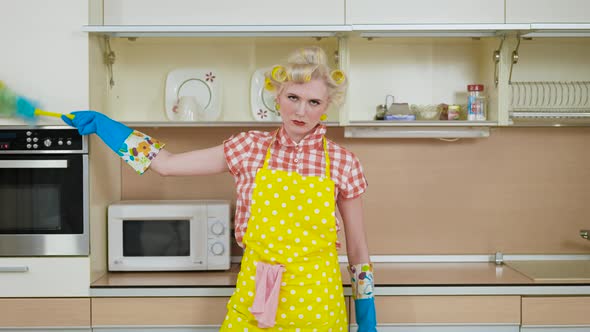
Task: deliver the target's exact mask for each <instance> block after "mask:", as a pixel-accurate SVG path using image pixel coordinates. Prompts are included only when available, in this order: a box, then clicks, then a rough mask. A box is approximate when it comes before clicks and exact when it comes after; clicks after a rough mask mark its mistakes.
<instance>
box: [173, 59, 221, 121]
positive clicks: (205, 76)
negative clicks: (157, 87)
mask: <svg viewBox="0 0 590 332" xmlns="http://www.w3.org/2000/svg"><path fill="white" fill-rule="evenodd" d="M183 96H192V97H194V99H195V100H196V103H197V104H198V106H196V107H195V109H194V111H193V113H195V114H194V115H195V116H193V118H192V119H193V120H190V116H188V114H185V115H184V116H179V114H178V109H177V112H175V111H174V106H175V105H176V106H177V107H178V106H179V102H180V99H181V98H182V97H183ZM164 99H165V107H166V116H167V117H168V119H169V120H172V121H215V120H218V119H219V117H220V115H221V82H220V78H219V72H218V71H217V70H214V69H201V68H180V69H176V70H173V71H171V72H170V73H168V76H167V78H166V90H165V98H164ZM197 112H198V114H197Z"/></svg>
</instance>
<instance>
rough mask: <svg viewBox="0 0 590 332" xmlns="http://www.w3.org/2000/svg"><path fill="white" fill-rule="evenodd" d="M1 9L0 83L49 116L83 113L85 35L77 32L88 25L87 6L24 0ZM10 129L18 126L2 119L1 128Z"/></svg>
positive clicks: (70, 0)
mask: <svg viewBox="0 0 590 332" xmlns="http://www.w3.org/2000/svg"><path fill="white" fill-rule="evenodd" d="M5 9H6V10H0V26H1V27H2V29H0V40H2V43H3V45H4V47H3V48H2V52H0V63H2V77H0V80H2V81H4V83H5V84H6V85H7V86H8V87H10V88H11V89H12V90H14V91H15V92H16V93H18V94H20V95H25V96H27V97H29V98H31V99H33V100H35V101H37V102H38V103H39V105H40V106H41V107H42V108H44V109H45V110H47V111H53V112H59V113H66V112H70V111H72V110H78V109H87V108H88V95H89V93H88V90H89V88H88V86H89V84H88V35H87V34H86V33H84V32H82V31H81V27H82V26H83V25H85V24H87V22H88V1H79V0H55V1H45V0H22V1H14V2H11V3H10V5H9V6H8V7H7V8H5ZM8 9H9V10H8ZM41 120H42V121H43V122H41V123H48V124H63V122H62V121H61V120H60V119H53V118H48V119H46V118H44V119H41ZM11 124H22V122H21V121H19V120H10V119H0V125H11Z"/></svg>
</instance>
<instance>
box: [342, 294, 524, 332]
mask: <svg viewBox="0 0 590 332" xmlns="http://www.w3.org/2000/svg"><path fill="white" fill-rule="evenodd" d="M375 305H376V307H377V322H378V329H379V331H384V332H398V331H399V332H401V331H409V332H451V331H459V332H492V331H501V332H518V330H519V325H520V297H519V296H377V297H375ZM351 306H352V307H354V303H353V304H352V305H351ZM351 311H352V313H353V315H352V316H351V332H356V331H357V326H356V318H355V317H354V308H353V309H351Z"/></svg>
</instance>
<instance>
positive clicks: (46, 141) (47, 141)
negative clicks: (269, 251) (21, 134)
mask: <svg viewBox="0 0 590 332" xmlns="http://www.w3.org/2000/svg"><path fill="white" fill-rule="evenodd" d="M52 143H53V142H52V141H51V140H50V139H49V138H46V139H45V140H44V141H43V145H45V146H46V147H50V146H51V144H52Z"/></svg>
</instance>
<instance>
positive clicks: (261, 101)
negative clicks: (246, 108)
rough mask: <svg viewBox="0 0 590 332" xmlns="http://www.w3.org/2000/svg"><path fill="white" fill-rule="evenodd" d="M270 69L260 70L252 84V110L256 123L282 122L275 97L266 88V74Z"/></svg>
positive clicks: (254, 75) (253, 77)
mask: <svg viewBox="0 0 590 332" xmlns="http://www.w3.org/2000/svg"><path fill="white" fill-rule="evenodd" d="M268 70H270V68H262V69H258V70H257V71H255V72H254V74H253V75H252V81H251V84H250V110H251V111H252V116H253V117H254V119H256V121H281V116H280V115H279V114H278V112H277V110H276V109H275V97H274V95H273V94H272V93H270V92H268V91H267V90H266V89H265V88H264V73H265V72H266V71H268Z"/></svg>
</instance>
